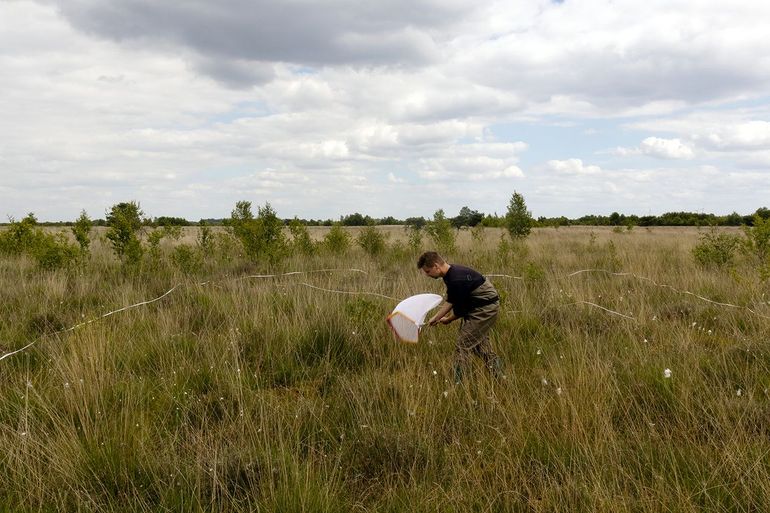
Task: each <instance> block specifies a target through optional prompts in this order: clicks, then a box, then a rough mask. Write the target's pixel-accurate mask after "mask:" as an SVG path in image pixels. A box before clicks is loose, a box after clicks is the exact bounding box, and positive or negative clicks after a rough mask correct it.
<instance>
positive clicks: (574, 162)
mask: <svg viewBox="0 0 770 513" xmlns="http://www.w3.org/2000/svg"><path fill="white" fill-rule="evenodd" d="M546 169H547V170H548V171H553V172H556V173H559V174H565V175H595V174H599V173H601V172H602V170H601V168H599V166H591V165H588V166H587V165H585V164H583V161H582V160H581V159H567V160H549V161H548V162H547V163H546Z"/></svg>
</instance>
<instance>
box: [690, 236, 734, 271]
mask: <svg viewBox="0 0 770 513" xmlns="http://www.w3.org/2000/svg"><path fill="white" fill-rule="evenodd" d="M739 245H740V239H739V238H738V237H736V236H735V235H730V234H728V233H720V232H718V231H717V230H716V229H712V230H709V231H708V232H705V233H702V234H701V235H700V237H698V242H697V244H695V247H694V248H693V250H692V254H693V257H695V261H696V262H698V263H699V264H700V265H703V266H709V265H714V266H717V267H723V266H726V265H730V264H732V263H733V258H734V257H735V251H736V250H737V249H738V247H739Z"/></svg>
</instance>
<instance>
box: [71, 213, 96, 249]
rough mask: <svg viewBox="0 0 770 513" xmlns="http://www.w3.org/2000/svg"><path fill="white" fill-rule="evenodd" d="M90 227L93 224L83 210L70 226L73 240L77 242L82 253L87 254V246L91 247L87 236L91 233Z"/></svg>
mask: <svg viewBox="0 0 770 513" xmlns="http://www.w3.org/2000/svg"><path fill="white" fill-rule="evenodd" d="M92 227H93V223H92V222H91V219H90V218H89V217H88V214H86V211H85V210H83V211H82V212H80V217H78V218H77V220H75V223H74V224H73V225H72V234H73V235H74V236H75V240H76V241H78V245H79V246H80V251H82V252H83V253H88V251H89V246H90V245H91V239H90V237H89V234H90V233H91V228H92Z"/></svg>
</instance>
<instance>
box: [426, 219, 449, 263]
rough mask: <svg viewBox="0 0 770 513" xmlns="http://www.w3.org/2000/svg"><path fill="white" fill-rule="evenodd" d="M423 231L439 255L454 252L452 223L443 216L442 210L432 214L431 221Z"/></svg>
mask: <svg viewBox="0 0 770 513" xmlns="http://www.w3.org/2000/svg"><path fill="white" fill-rule="evenodd" d="M425 231H426V232H427V233H428V236H429V237H430V238H431V240H432V241H433V244H434V245H435V246H436V249H437V250H438V251H439V252H440V253H444V254H448V253H454V251H455V234H454V229H453V228H452V223H451V221H450V220H449V219H447V217H446V215H444V211H443V210H437V211H436V212H435V213H434V214H433V220H431V221H428V223H427V224H426V225H425Z"/></svg>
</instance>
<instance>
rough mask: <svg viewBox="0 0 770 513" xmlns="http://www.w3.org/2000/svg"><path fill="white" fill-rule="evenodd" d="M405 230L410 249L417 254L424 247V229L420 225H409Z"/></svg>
mask: <svg viewBox="0 0 770 513" xmlns="http://www.w3.org/2000/svg"><path fill="white" fill-rule="evenodd" d="M404 230H406V232H407V238H408V239H409V243H408V244H409V249H411V250H412V251H413V252H415V253H416V252H417V251H419V250H420V248H421V247H422V229H421V228H420V225H417V224H409V225H406V226H404Z"/></svg>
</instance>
